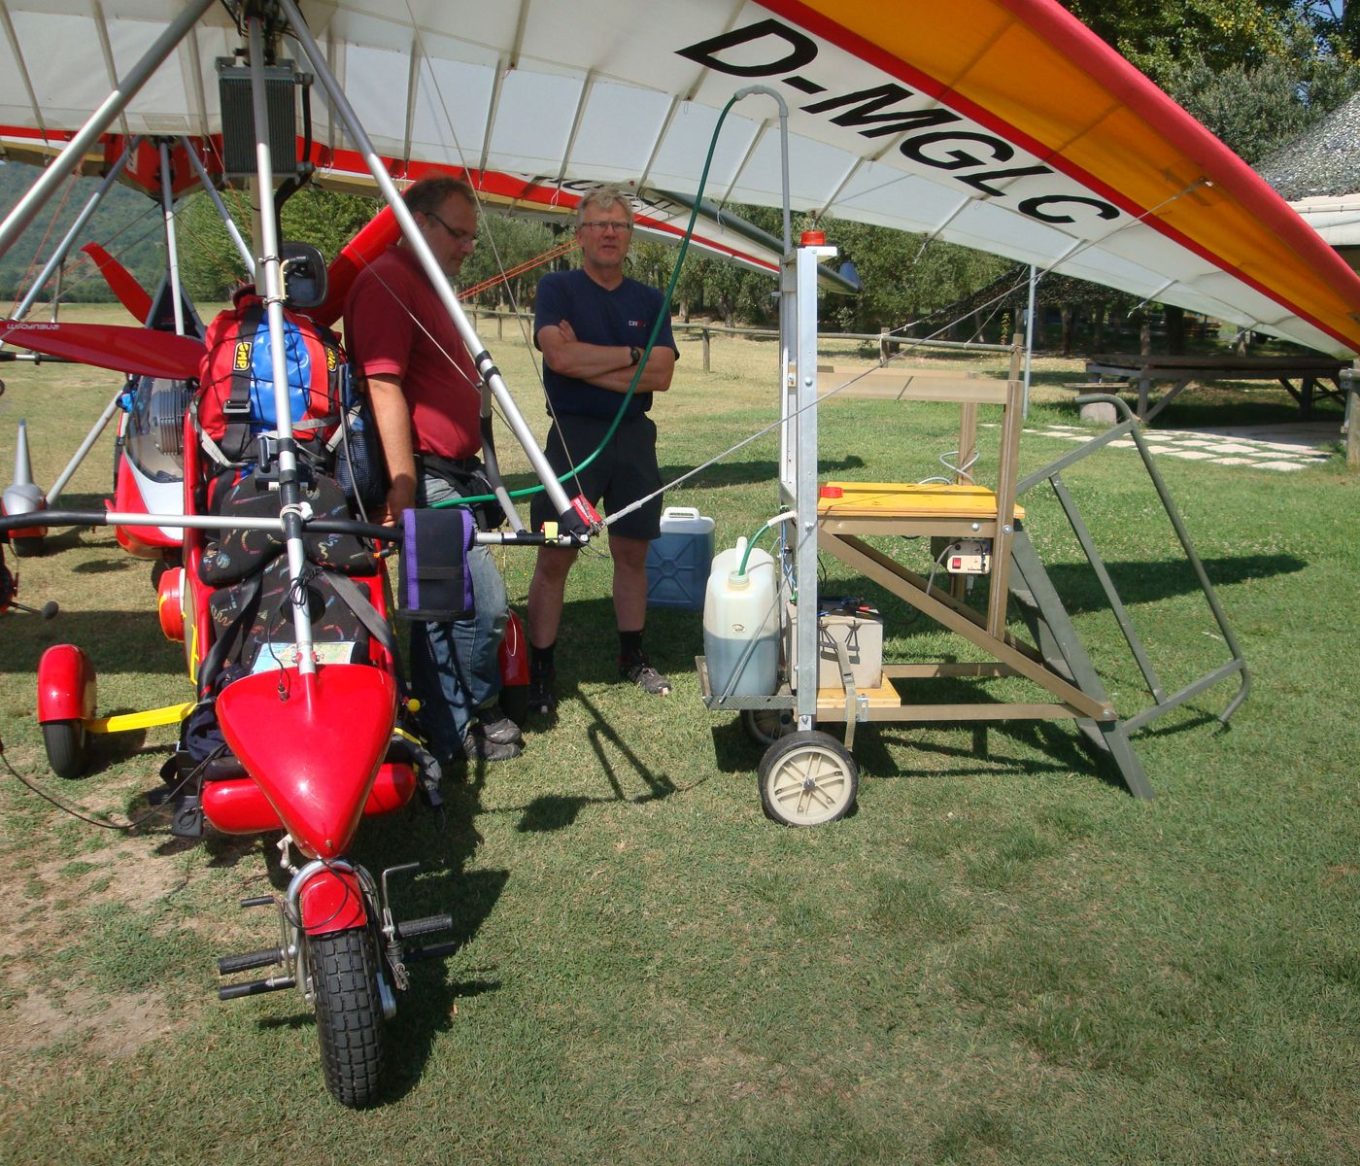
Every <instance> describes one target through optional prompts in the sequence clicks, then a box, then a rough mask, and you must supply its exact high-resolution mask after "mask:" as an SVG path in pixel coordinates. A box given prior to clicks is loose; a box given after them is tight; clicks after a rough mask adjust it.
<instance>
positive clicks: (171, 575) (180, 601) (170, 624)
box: [156, 567, 184, 644]
mask: <svg viewBox="0 0 1360 1166" xmlns="http://www.w3.org/2000/svg"><path fill="white" fill-rule="evenodd" d="M156 614H157V616H158V617H159V618H160V621H161V631H162V632H163V633H164V635H165V638H166V639H167V640H172V641H174V642H175V643H177V644H182V643H183V642H184V568H183V567H170V568H168V569H167V570H166V571H165V572H164V574H162V575H161V578H160V582H159V583H157V584H156Z"/></svg>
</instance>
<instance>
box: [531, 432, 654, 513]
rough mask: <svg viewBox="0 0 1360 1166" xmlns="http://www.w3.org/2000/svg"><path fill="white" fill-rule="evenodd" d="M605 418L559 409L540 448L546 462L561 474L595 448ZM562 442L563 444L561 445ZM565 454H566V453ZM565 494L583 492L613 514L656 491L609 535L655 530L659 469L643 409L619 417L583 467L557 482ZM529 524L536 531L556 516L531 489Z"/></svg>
mask: <svg viewBox="0 0 1360 1166" xmlns="http://www.w3.org/2000/svg"><path fill="white" fill-rule="evenodd" d="M610 424H611V421H610V419H608V418H604V417H578V416H575V415H572V414H565V413H564V414H562V415H560V416H559V417H558V418H557V420H556V421H554V422H553V427H552V428H551V429H550V430H549V431H548V440H547V443H546V447H545V449H544V451H543V452H544V454H545V455H546V456H547V459H548V464H549V465H551V466H552V468H553V470H554V471H555V472H556V473H557V475H558V477H561V476H562V475H563V474H564V473H566V471H567V470H569V469H570V468H571V467H572V466H573V465H575V464H576V463H578V462H582V461H584V460H585V459H586V458H588V457H589V456H590V455H591V454H592V453H594V452H595V450H596V449H597V448H598V447H599V445H600V442H601V441H602V440H603V439H604V435H605V434H606V433H607V432H608V431H609V426H610ZM564 441H565V448H564ZM568 455H570V456H568ZM562 489H564V490H565V491H566V492H567V497H568V498H575V497H576V495H577V494H581V495H583V496H584V497H585V499H586V501H588V502H589V503H590V504H591V505H592V506H594V507H596V508H597V509H598V508H599V506H600V502H601V500H603V502H604V513H605V514H606V515H609V514H616V513H618V512H619V511H620V510H622V509H623V508H624V507H625V506H628V505H629V504H630V503H633V502H636V501H637V500H638V499H639V498H646V497H647V495H649V494H655V495H656V496H655V497H654V498H652V499H651V500H650V501H648V502H647V503H645V504H644V505H642V506H639V507H638V508H637V509H636V510H634V511H631V512H630V513H629V514H627V515H625V516H624V517H623V518H621V519H619V521H618V522H617V523H615V524H613V525H612V526H610V527H609V530H610V533H611V534H617V535H621V536H623V537H624V538H637V539H654V538H656V537H657V535H659V534H660V533H661V495H660V493H659V492H658V491H660V489H661V471H660V469H658V468H657V464H656V423H655V422H653V421H652V419H651V418H650V417H648V416H647V414H645V413H643V414H641V415H639V416H637V417H631V418H628V419H626V420H624V421H621V422H619V427H618V429H617V430H616V431H615V433H614V436H613V437H612V438H610V440H609V444H608V445H606V446H605V447H604V448H603V449H601V450H600V455H599V457H597V458H596V459H595V460H594V461H593V462H591V463H590V465H588V466H587V467H586V468H585V469H583V470H581V471H580V472H579V473H577V474H572V475H569V476H568V477H567V478H566V479H564V480H563V482H562ZM529 519H530V526H531V527H532V528H533V529H534V530H540V529H542V527H543V524H544V523H545V522H554V521H556V520H557V513H556V512H555V511H554V509H553V505H552V503H551V502H549V501H548V496H547V494H535V495H534V498H533V501H532V502H531V503H530V509H529Z"/></svg>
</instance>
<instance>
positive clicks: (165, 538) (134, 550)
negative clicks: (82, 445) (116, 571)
mask: <svg viewBox="0 0 1360 1166" xmlns="http://www.w3.org/2000/svg"><path fill="white" fill-rule="evenodd" d="M112 509H113V510H114V511H116V512H118V513H120V514H150V511H148V510H147V508H146V499H144V498H143V497H142V492H141V490H140V489H139V488H138V486H137V476H136V474H134V473H133V472H132V463H131V462H129V461H128V459H127V458H126V457H120V458H119V459H118V480H117V482H115V483H114V490H113V506H112ZM114 534H115V536H116V537H117V539H118V545H119V546H120V547H122V548H123V550H125V551H127V553H128V554H130V555H132V556H134V557H135V558H139V559H159V558H161V552H162V550H164V549H165V548H167V547H177V546H179V545H180V544H181V543H182V542H183V541H184V539H183V536H182V535H181V534H180V532H179V531H178V530H176V529H173V528H172V530H171V532H170V533H168V534H167V533H166V532H165V531H164V530H162V529H161V528H160V527H159V526H116V527H114Z"/></svg>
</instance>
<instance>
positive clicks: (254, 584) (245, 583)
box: [198, 571, 264, 701]
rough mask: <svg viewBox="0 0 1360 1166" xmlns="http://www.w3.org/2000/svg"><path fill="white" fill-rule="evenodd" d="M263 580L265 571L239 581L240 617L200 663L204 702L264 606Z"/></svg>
mask: <svg viewBox="0 0 1360 1166" xmlns="http://www.w3.org/2000/svg"><path fill="white" fill-rule="evenodd" d="M263 582H264V572H263V571H257V572H256V573H255V574H253V575H247V576H246V577H245V578H244V579H242V580H241V582H239V583H237V584H235V586H236V587H237V588H238V589H239V594H240V596H241V605H240V608H239V610H238V612H237V615H236V618H235V619H234V620H232V621H231V623H229V624H228V625H227V626H226V628H225V629H223V631H222V634H221V635H220V636H218V637H217V639H216V640H214V641H213V646H212V647H211V648H209V649H208V654H207V655H206V656H204V657H203V660H202V662H201V663H200V664H199V666H198V698H199V700H200V701H202V700H205V699H207V697H208V695H209V694H210V693H211V692H212V689H213V682H214V681H215V680H216V679H217V674H218V672H220V671H221V670H222V665H223V664H224V663H225V662H226V658H227V653H229V652H230V651H231V650H232V648H233V647H234V646H235V644H236V641H237V640H238V639H239V638H240V636H241V631H242V629H243V628H247V627H250V626H251V625H252V624H254V622H255V615H256V613H257V612H258V611H259V609H260V589H261V586H262V585H263Z"/></svg>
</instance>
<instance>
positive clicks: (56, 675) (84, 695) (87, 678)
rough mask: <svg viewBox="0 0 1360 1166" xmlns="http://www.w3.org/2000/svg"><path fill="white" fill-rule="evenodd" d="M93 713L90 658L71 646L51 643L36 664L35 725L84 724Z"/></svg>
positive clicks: (93, 689)
mask: <svg viewBox="0 0 1360 1166" xmlns="http://www.w3.org/2000/svg"><path fill="white" fill-rule="evenodd" d="M94 710H95V680H94V668H93V667H91V665H90V658H89V657H88V656H87V655H85V653H84V652H82V651H81V650H80V649H79V648H77V647H76V646H75V645H74V644H53V645H52V647H50V648H48V649H47V651H46V652H44V653H43V654H42V659H41V660H39V661H38V723H39V724H45V723H46V722H48V721H88V720H89V719H90V718H91V717H93V716H94Z"/></svg>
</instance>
